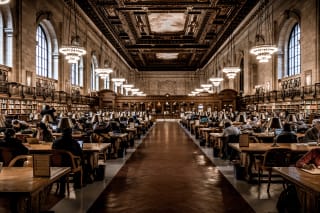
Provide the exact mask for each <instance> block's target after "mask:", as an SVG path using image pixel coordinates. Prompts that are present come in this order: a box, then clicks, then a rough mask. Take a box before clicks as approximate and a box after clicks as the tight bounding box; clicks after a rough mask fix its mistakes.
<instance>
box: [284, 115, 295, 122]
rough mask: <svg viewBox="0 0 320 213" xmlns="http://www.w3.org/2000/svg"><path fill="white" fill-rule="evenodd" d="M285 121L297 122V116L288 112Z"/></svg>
mask: <svg viewBox="0 0 320 213" xmlns="http://www.w3.org/2000/svg"><path fill="white" fill-rule="evenodd" d="M286 122H287V123H295V122H297V117H296V115H295V114H289V115H288V116H287V118H286Z"/></svg>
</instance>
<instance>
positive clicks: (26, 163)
mask: <svg viewBox="0 0 320 213" xmlns="http://www.w3.org/2000/svg"><path fill="white" fill-rule="evenodd" d="M18 161H23V164H22V165H23V167H32V166H33V162H32V155H18V156H16V157H15V158H13V159H12V160H11V161H10V163H9V165H8V167H13V166H16V165H17V162H18Z"/></svg>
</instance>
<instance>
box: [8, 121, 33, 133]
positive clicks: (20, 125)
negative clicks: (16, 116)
mask: <svg viewBox="0 0 320 213" xmlns="http://www.w3.org/2000/svg"><path fill="white" fill-rule="evenodd" d="M12 128H13V129H14V131H15V132H20V131H22V130H25V129H28V128H29V125H28V124H27V123H26V122H24V121H19V120H13V121H12Z"/></svg>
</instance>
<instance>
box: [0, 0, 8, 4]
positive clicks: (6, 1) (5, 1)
mask: <svg viewBox="0 0 320 213" xmlns="http://www.w3.org/2000/svg"><path fill="white" fill-rule="evenodd" d="M9 2H10V0H0V5H3V4H8V3H9Z"/></svg>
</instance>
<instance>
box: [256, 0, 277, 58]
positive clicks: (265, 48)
mask: <svg viewBox="0 0 320 213" xmlns="http://www.w3.org/2000/svg"><path fill="white" fill-rule="evenodd" d="M270 8H271V9H270ZM269 10H271V11H269ZM258 13H260V14H258V20H257V28H256V29H257V32H256V36H255V42H256V45H255V46H254V47H252V48H251V49H250V53H251V54H253V55H256V59H257V60H258V61H259V63H266V62H269V60H270V59H271V58H272V55H273V54H274V53H276V52H277V51H278V48H277V47H276V45H274V44H273V36H272V32H273V26H272V25H273V8H272V5H271V6H268V1H266V0H261V2H260V7H259V12H258ZM263 28H264V29H263ZM262 32H265V35H263V34H262Z"/></svg>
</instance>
